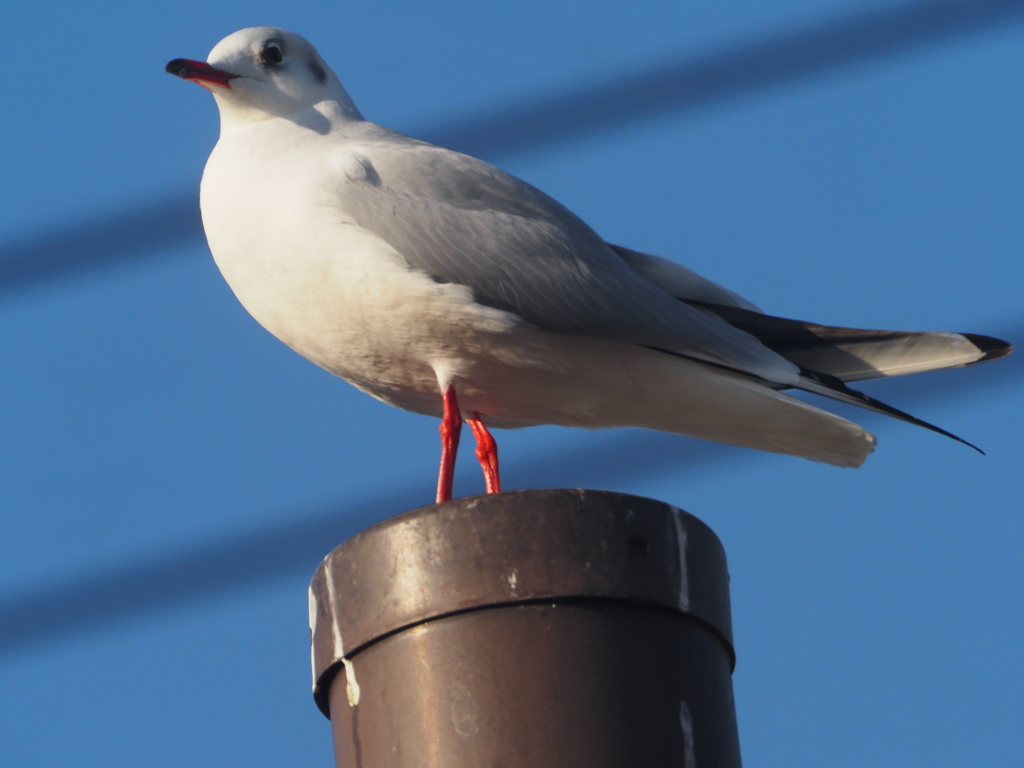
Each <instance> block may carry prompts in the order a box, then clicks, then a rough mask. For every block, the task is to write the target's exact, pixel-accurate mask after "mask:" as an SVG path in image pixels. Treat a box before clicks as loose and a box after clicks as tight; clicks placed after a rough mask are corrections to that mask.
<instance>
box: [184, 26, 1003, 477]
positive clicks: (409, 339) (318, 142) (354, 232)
mask: <svg viewBox="0 0 1024 768" xmlns="http://www.w3.org/2000/svg"><path fill="white" fill-rule="evenodd" d="M168 71H171V72H172V73H174V74H178V75H180V76H182V77H185V78H186V79H190V80H193V81H196V82H199V83H200V84H202V85H204V86H205V87H207V88H209V90H211V91H213V93H214V96H215V97H216V100H217V104H218V106H219V108H220V113H221V136H220V140H219V141H218V143H217V146H216V148H215V149H214V151H213V154H212V155H211V156H210V159H209V162H208V163H207V166H206V171H205V173H204V176H203V182H202V213H203V223H204V227H205V229H206V234H207V238H208V240H209V244H210V248H211V250H212V252H213V255H214V258H215V259H216V261H217V264H218V266H219V267H220V269H221V272H222V273H223V275H224V277H225V279H226V280H227V282H228V283H229V285H230V286H231V288H232V289H233V290H234V292H235V294H236V296H237V297H238V299H239V300H240V301H241V303H242V304H243V305H244V306H245V308H246V309H247V310H248V311H249V312H250V313H251V314H252V315H253V317H255V318H256V319H257V320H258V321H259V322H260V323H261V324H262V325H263V326H264V327H265V328H266V329H267V330H269V331H270V332H271V333H273V334H274V335H275V336H277V337H278V338H279V339H280V340H281V341H283V342H285V343H286V344H288V345H289V346H290V347H292V348H293V349H294V350H296V351H297V352H299V353H300V354H301V355H303V356H305V357H307V358H308V359H310V360H312V361H313V362H314V363H316V364H317V365H320V366H322V367H324V368H326V369H327V370H329V371H331V372H333V373H335V374H337V375H338V376H340V377H342V378H344V379H346V380H347V381H349V382H351V383H352V384H354V385H355V386H356V387H359V388H360V389H361V390H363V391H365V392H367V393H369V394H371V395H373V396H374V397H377V398H380V399H381V400H384V401H385V402H388V403H391V404H392V405H395V406H398V407H400V408H405V409H408V410H411V411H416V412H419V413H426V414H433V415H438V416H440V415H441V414H442V412H443V408H444V405H443V401H442V392H443V391H444V390H445V389H446V388H448V387H451V388H453V391H454V392H457V393H458V405H459V407H460V408H461V410H462V412H463V413H465V414H467V415H470V414H478V415H479V418H480V419H481V420H482V421H483V422H484V423H486V424H489V425H491V426H497V427H520V426H528V425H534V424H559V425H565V426H577V427H586V428H600V427H614V426H641V427H648V428H651V429H657V430H663V431H667V432H676V433H680V434H686V435H692V436H695V437H700V438H705V439H708V440H715V441H719V442H724V443H731V444H734V445H742V446H747V447H750V448H757V449H761V450H766V451H774V452H778V453H787V454H793V455H796V456H803V457H806V458H809V459H813V460H817V461H823V462H827V463H830V464H835V465H839V466H844V467H855V466H859V465H860V464H861V463H862V462H863V461H864V459H865V457H866V456H867V454H868V453H870V452H871V451H872V450H873V448H874V445H875V438H874V437H873V436H872V435H871V434H870V433H868V432H866V431H865V430H864V429H862V428H861V427H859V426H857V425H855V424H853V423H851V422H849V421H846V420H844V419H841V418H839V417H837V416H835V415H833V414H830V413H827V412H825V411H822V410H820V409H817V408H814V407H812V406H810V405H807V404H806V403H803V402H801V401H799V400H796V399H794V398H791V397H789V396H787V395H785V394H783V393H782V392H781V391H780V390H782V389H785V388H794V387H795V388H800V389H807V390H809V391H817V392H819V393H821V394H825V395H828V396H831V397H837V398H838V399H842V400H846V401H848V402H856V404H858V405H863V406H865V407H869V408H873V409H875V410H881V411H883V412H888V413H890V414H891V415H896V416H898V417H900V418H906V420H910V421H914V422H915V423H920V422H917V420H915V419H913V418H912V417H908V416H906V414H902V413H900V412H898V411H895V410H894V409H890V408H888V407H887V406H884V405H882V404H880V403H877V401H873V400H870V399H869V398H864V397H863V396H861V395H859V393H856V392H853V391H852V390H848V389H847V388H846V387H845V385H844V384H843V383H842V382H843V381H855V380H859V379H865V378H874V377H877V376H886V375H897V374H900V373H910V372H916V371H921V370H931V369H934V368H940V367H953V366H960V365H966V364H970V363H974V362H978V361H980V360H983V359H991V358H993V357H997V356H1001V355H1002V354H1005V353H1007V352H1008V351H1009V347H1008V346H1007V345H1005V344H1002V343H1001V342H997V341H995V340H988V339H984V337H976V336H966V335H961V334H910V333H895V334H893V333H889V334H886V333H883V332H874V331H854V330H851V329H834V328H825V327H823V326H815V325H812V324H807V323H799V322H796V321H789V320H783V319H781V318H772V317H770V316H767V315H763V314H762V313H761V312H760V310H758V309H757V307H755V306H754V305H753V304H751V303H750V302H748V301H746V300H745V299H742V298H741V297H739V296H737V295H736V294H734V293H732V292H731V291H728V290H726V289H724V288H722V287H721V286H718V285H716V284H714V283H712V282H710V281H708V280H705V279H704V278H701V277H700V276H698V275H696V274H695V273H693V272H691V271H690V270H688V269H686V268H684V267H682V266H679V265H677V264H674V263H672V262H670V261H666V260H664V259H660V258H657V257H653V256H648V255H646V254H641V253H637V252H635V251H630V250H628V249H625V248H621V247H618V246H610V245H608V244H607V243H605V242H604V241H603V240H602V239H601V238H600V237H599V236H598V235H597V234H596V233H595V232H594V231H593V230H592V229H590V228H589V227H588V226H587V225H586V224H584V223H583V222H582V221H580V220H579V219H578V218H577V217H576V216H574V215H573V214H572V213H571V212H569V211H568V210H566V209H565V208H564V207H563V206H561V205H559V204H558V203H557V202H555V201H554V200H552V199H551V198H549V197H547V196H546V195H544V194H543V193H541V192H539V191H538V190H536V189H534V188H533V187H531V186H530V185H528V184H526V183H525V182H522V181H520V180H518V179H516V178H514V177H512V176H509V175H508V174H505V173H503V172H501V171H499V170H498V169H496V168H493V167H492V166H489V165H487V164H486V163H483V162H482V161H479V160H476V159H474V158H471V157H467V156H465V155H461V154H459V153H456V152H451V151H448V150H445V149H441V148H439V147H434V146H431V145H429V144H425V143H423V142H419V141H416V140H413V139H410V138H408V137H405V136H402V135H400V134H397V133H394V132H392V131H389V130H387V129H385V128H382V127H380V126H377V125H374V124H373V123H370V122H368V121H366V120H364V119H363V118H362V116H361V115H360V114H359V111H358V110H357V109H356V107H355V105H354V104H353V103H352V101H351V99H350V98H349V97H348V95H347V93H346V92H345V90H344V88H343V87H342V86H341V84H340V83H339V82H338V80H337V78H336V77H335V76H334V74H333V73H332V72H331V70H330V68H329V67H328V66H327V65H326V64H325V63H324V62H323V61H322V60H321V59H320V57H319V55H318V54H317V52H316V51H315V50H314V49H313V47H312V46H311V45H310V44H309V43H308V42H306V41H305V40H304V39H303V38H301V37H299V36H297V35H294V34H292V33H289V32H286V31H283V30H279V29H273V28H254V29H247V30H242V31H240V32H237V33H235V34H233V35H231V36H230V37H228V38H226V39H225V40H223V41H222V42H220V43H219V44H218V45H217V46H216V47H215V48H214V49H213V51H212V52H211V54H210V57H209V64H208V65H204V64H202V63H200V62H191V61H188V60H176V61H175V62H171V64H169V65H168ZM1000 345H1002V346H1000ZM926 426H929V425H926ZM495 461H496V459H495Z"/></svg>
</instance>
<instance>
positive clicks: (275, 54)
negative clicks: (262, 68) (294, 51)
mask: <svg viewBox="0 0 1024 768" xmlns="http://www.w3.org/2000/svg"><path fill="white" fill-rule="evenodd" d="M283 60H284V53H283V52H282V51H281V46H280V45H279V44H278V43H265V44H264V45H263V48H262V49H260V61H262V62H263V63H264V64H266V65H267V66H268V67H273V66H277V65H278V64H280V63H281V62H282V61H283Z"/></svg>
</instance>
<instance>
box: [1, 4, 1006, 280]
mask: <svg viewBox="0 0 1024 768" xmlns="http://www.w3.org/2000/svg"><path fill="white" fill-rule="evenodd" d="M1022 17H1024V0H926V1H925V2H915V3H910V4H906V5H899V6H896V7H887V8H879V9H875V10H869V11H860V12H856V13H853V14H849V15H846V16H843V17H841V18H838V19H834V20H832V21H830V22H826V23H823V24H818V25H815V26H809V27H805V28H802V29H798V30H796V31H791V32H788V33H784V34H781V35H775V36H772V37H769V38H765V39H762V40H757V41H753V42H750V43H745V44H742V45H739V46H733V47H729V48H726V49H723V50H721V51H719V52H717V53H711V54H708V55H704V56H698V57H687V58H682V59H679V60H677V61H674V62H669V63H667V64H664V65H662V66H659V67H655V68H653V69H649V70H646V71H643V72H638V73H634V74H632V75H629V76H624V77H622V78H619V79H616V80H612V81H609V82H604V83H598V84H595V85H590V86H586V87H583V88H579V89H576V90H570V91H566V92H562V93H558V94H555V95H552V96H545V97H542V98H536V99H530V100H527V101H524V102H522V103H520V104H518V105H515V106H512V107H509V108H504V109H500V110H496V111H493V112H490V113H487V114H484V115H480V116H476V117H469V118H466V119H464V120H460V121H455V122H451V123H444V124H441V125H435V126H433V127H424V128H423V129H421V130H416V131H412V133H413V134H414V135H417V136H422V137H423V138H425V139H427V140H429V141H432V142H434V143H436V144H441V145H443V146H447V147H452V148H453V149H458V150H460V151H462V152H467V153H469V154H473V155H478V156H481V157H484V158H486V159H489V160H496V159H499V158H502V157H507V156H509V155H512V154H515V153H522V152H528V151H533V150H538V149H543V148H545V147H549V146H552V145H556V144H559V143H564V142H568V141H570V140H573V139H577V138H580V137H582V136H586V135H589V134H593V133H599V132H603V131H611V130H616V129H622V128H625V127H627V126H630V125H634V124H637V123H641V122H644V121H649V120H653V119H657V118H659V117H664V116H665V115H669V114H674V113H680V112H683V111H685V110H687V109H694V108H697V107H700V106H703V105H706V104H710V103H713V102H716V101H722V100H726V99H730V98H735V97H737V96H742V95H745V94H748V93H753V92H757V91H762V90H766V89H768V88H771V87H773V86H779V85H783V84H785V83H789V82H792V81H794V80H799V79H801V78H806V77H809V76H813V75H818V74H821V73H825V72H828V71H832V70H836V69H841V68H843V67H847V66H850V65H854V64H857V63H860V62H863V61H869V60H874V59H878V58H881V57H884V56H887V55H892V54H896V53H900V52H903V51H907V50H911V49H914V48H918V47H921V46H923V45H926V44H932V43H937V42H943V41H946V40H949V39H952V38H954V37H960V36H963V35H965V34H968V33H971V32H976V31H979V30H981V29H984V28H986V27H992V26H995V25H997V24H1003V23H1009V22H1014V21H1017V20H1018V19H1020V18H1022ZM202 242H203V232H202V227H201V224H200V220H199V212H198V204H197V200H196V195H195V194H194V193H177V194H172V195H168V196H167V197H164V198H160V199H158V200H156V201H153V202H151V203H147V204H145V205H142V206H139V207H135V208H130V209H126V210H124V211H122V212H119V213H115V214H112V215H110V216H107V217H103V218H97V219H95V220H92V221H90V222H87V223H85V224H77V225H71V226H64V227H60V228H57V229H56V230H55V231H49V232H46V233H43V234H38V235H32V236H29V237H26V238H24V239H22V240H20V241H18V242H12V243H9V244H7V245H3V246H0V294H3V293H11V292H13V291H17V290H20V289H23V288H27V287H30V286H32V285H36V284H40V283H44V282H50V281H55V280H59V279H66V278H70V277H74V276H77V275H79V274H81V273H82V272H85V271H87V270H91V269H95V268H98V267H112V266H116V265H118V264H120V263H123V262H126V261H130V260H140V259H142V258H147V257H150V258H151V257H154V256H159V255H162V254H163V255H166V254H168V253H169V252H170V250H171V249H172V248H173V247H178V246H185V245H194V244H195V245H197V244H200V243H202Z"/></svg>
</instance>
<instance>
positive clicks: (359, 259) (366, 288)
mask: <svg viewBox="0 0 1024 768" xmlns="http://www.w3.org/2000/svg"><path fill="white" fill-rule="evenodd" d="M312 160H315V161H312ZM374 180H375V171H374V169H373V166H372V164H371V163H370V162H369V160H367V159H366V158H365V157H364V156H363V155H362V154H360V153H359V152H358V150H357V149H354V148H352V147H349V146H347V145H346V144H345V143H344V142H343V141H339V140H338V139H337V138H335V137H332V136H331V135H327V136H321V135H319V134H316V133H314V132H312V131H309V130H306V129H301V128H297V127H296V126H294V125H293V124H291V123H289V122H288V121H286V120H272V121H267V122H264V123H259V124H257V125H253V126H249V127H246V128H243V129H239V130H236V131H232V132H231V133H229V134H227V135H226V136H224V137H222V139H221V141H220V142H219V143H218V145H217V147H216V148H215V150H214V152H213V154H212V155H211V156H210V160H209V162H208V163H207V166H206V171H205V173H204V176H203V184H202V196H201V203H202V213H203V225H204V227H205V229H206V235H207V239H208V241H209V244H210V250H211V251H212V252H213V256H214V259H215V260H216V262H217V265H218V267H219V268H220V270H221V273H222V274H223V275H224V278H225V279H226V280H227V282H228V284H229V285H230V286H231V289H232V290H233V291H234V292H235V295H236V296H237V297H238V299H239V301H240V302H241V303H242V305H243V306H244V307H245V308H246V309H247V310H248V311H249V312H250V314H252V316H253V317H254V318H256V320H257V321H258V322H259V323H260V324H261V325H263V327H265V328H266V329H267V330H268V331H270V332H271V333H272V334H274V335H275V336H276V337H277V338H279V339H280V340H281V341H283V342H284V343H286V344H288V345H289V346H290V347H292V349H294V350H295V351H297V352H299V354H301V355H303V356H304V357H306V358H308V359H309V360H311V361H313V362H314V363H316V364H317V365H320V366H322V367H323V368H326V369H327V370H329V371H331V372H332V373H335V374H337V375H339V376H341V377H343V378H345V379H347V380H349V381H351V382H352V383H353V384H355V385H356V386H358V387H360V388H361V389H364V390H366V391H368V392H370V393H371V394H375V395H377V396H379V397H382V398H383V399H386V400H388V401H389V402H395V404H396V405H401V406H402V407H407V408H411V409H412V410H424V408H421V407H414V405H415V403H413V405H410V404H408V403H403V402H396V398H397V399H401V398H402V397H410V398H412V399H413V400H416V399H418V398H422V397H427V398H428V399H429V400H430V407H429V408H427V409H426V410H428V411H431V412H432V410H433V409H434V406H433V403H434V401H436V400H438V394H437V393H438V385H437V376H438V371H439V370H446V371H449V372H457V370H458V369H459V367H460V366H462V365H463V363H464V361H465V359H466V357H467V356H472V355H473V353H474V349H481V348H482V347H487V346H488V343H487V339H486V337H488V336H489V335H490V334H494V333H499V334H500V333H504V332H507V331H508V330H509V329H510V328H511V327H512V326H514V325H515V320H514V318H512V317H511V316H509V315H507V314H506V313H503V312H499V311H497V310H492V309H490V308H486V307H482V306H480V305H477V304H476V303H475V302H474V301H473V297H472V294H471V292H470V291H469V289H467V288H465V287H463V286H458V285H450V284H438V283H435V282H434V281H432V280H431V279H430V278H429V277H427V276H426V275H424V274H422V273H420V272H416V271H414V270H411V269H410V268H409V267H408V265H407V263H406V262H405V260H404V259H403V258H402V257H401V255H400V254H398V253H397V252H396V251H395V250H394V249H393V248H391V246H389V245H388V244H387V243H386V242H385V241H383V240H382V239H380V238H378V237H376V236H374V235H372V234H370V233H369V232H367V231H366V230H364V229H362V228H360V227H358V226H356V225H355V223H354V222H353V221H352V219H351V218H350V217H348V216H347V215H345V213H344V212H343V211H342V210H340V209H339V207H338V206H337V205H336V204H335V203H334V198H335V194H334V192H335V191H336V190H337V189H338V185H342V184H366V183H374ZM376 181H377V182H379V179H376Z"/></svg>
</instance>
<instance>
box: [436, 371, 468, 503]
mask: <svg viewBox="0 0 1024 768" xmlns="http://www.w3.org/2000/svg"><path fill="white" fill-rule="evenodd" d="M441 397H442V398H443V400H444V416H442V417H441V469H440V471H439V472H438V474H437V503H438V504H440V503H441V502H442V501H451V498H452V481H453V480H454V479H455V455H456V454H457V453H458V452H459V436H460V435H461V434H462V414H461V413H459V401H458V400H457V399H456V397H455V387H453V386H451V385H449V386H448V387H447V388H446V389H445V390H444V392H443V393H442V395H441Z"/></svg>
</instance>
